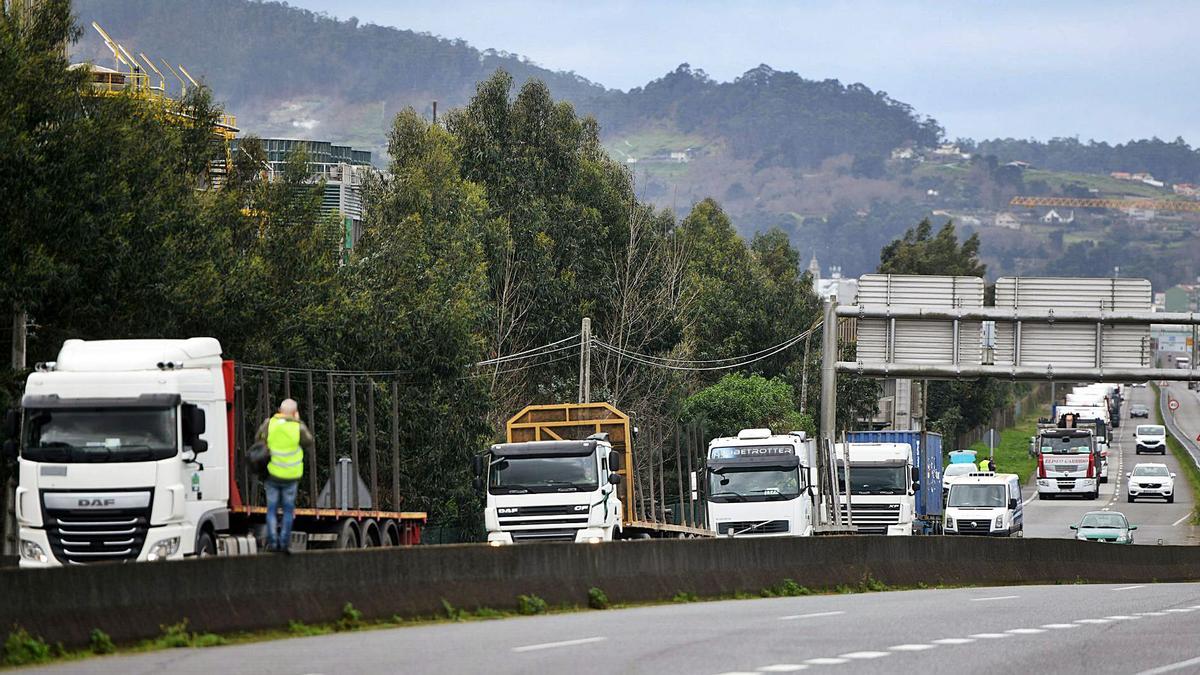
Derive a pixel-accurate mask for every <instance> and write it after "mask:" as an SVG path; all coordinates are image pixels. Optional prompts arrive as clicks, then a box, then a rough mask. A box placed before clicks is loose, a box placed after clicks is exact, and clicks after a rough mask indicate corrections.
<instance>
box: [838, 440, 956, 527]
mask: <svg viewBox="0 0 1200 675" xmlns="http://www.w3.org/2000/svg"><path fill="white" fill-rule="evenodd" d="M847 453H849V459H850V477H849V478H850V480H849V483H850V485H849V490H847V487H846V482H847V481H846V467H845V460H844V458H845V457H846V456H847ZM837 455H838V492H839V494H841V495H842V500H843V504H842V511H843V513H845V512H846V511H847V509H846V505H845V502H844V500H845V499H846V498H847V497H846V495H847V493H848V494H849V499H850V506H851V507H852V508H851V509H849V511H850V513H851V524H853V525H854V526H855V527H856V528H857V529H858V532H859V534H886V535H893V536H895V535H910V534H913V527H914V526H913V523H914V519H915V518H914V517H915V514H916V489H917V488H916V486H917V480H918V473H917V472H916V471H915V469H914V465H913V450H912V446H911V445H909V444H908V443H846V444H841V443H839V444H838V445H837ZM937 489H939V490H940V489H941V485H940V483H939V485H938V486H937Z"/></svg>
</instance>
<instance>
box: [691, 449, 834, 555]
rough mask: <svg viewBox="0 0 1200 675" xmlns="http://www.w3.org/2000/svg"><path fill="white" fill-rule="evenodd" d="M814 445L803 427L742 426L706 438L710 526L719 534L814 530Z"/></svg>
mask: <svg viewBox="0 0 1200 675" xmlns="http://www.w3.org/2000/svg"><path fill="white" fill-rule="evenodd" d="M815 453H816V445H815V443H814V442H813V441H811V440H808V439H807V438H806V437H805V436H804V434H803V432H796V433H792V434H775V433H773V432H772V431H771V430H770V429H743V430H742V431H740V432H739V433H738V435H737V436H728V437H721V438H714V439H712V441H710V442H709V444H708V463H707V466H706V469H705V473H706V475H707V476H708V485H707V490H706V501H707V505H708V523H709V527H711V528H712V530H713V531H714V532H716V534H717V536H723V537H786V536H800V537H806V536H809V535H811V534H812V532H813V524H814V523H813V511H814V505H815V503H816V486H815V485H814V484H813V481H812V469H813V465H814V463H815V461H816V454H815Z"/></svg>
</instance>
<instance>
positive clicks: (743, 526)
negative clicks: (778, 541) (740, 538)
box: [717, 520, 791, 535]
mask: <svg viewBox="0 0 1200 675" xmlns="http://www.w3.org/2000/svg"><path fill="white" fill-rule="evenodd" d="M790 530H791V527H790V526H789V524H788V521H786V520H768V521H766V522H763V521H757V522H756V521H752V520H742V521H733V522H729V523H718V524H717V532H718V533H719V534H729V533H730V532H733V533H734V534H735V535H743V534H783V533H785V532H788V531H790Z"/></svg>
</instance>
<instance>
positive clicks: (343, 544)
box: [334, 518, 359, 549]
mask: <svg viewBox="0 0 1200 675" xmlns="http://www.w3.org/2000/svg"><path fill="white" fill-rule="evenodd" d="M358 541H359V539H358V527H357V526H356V525H355V524H354V521H353V520H350V519H349V518H347V519H346V520H343V521H342V524H341V527H339V528H338V535H337V543H336V544H334V548H340V549H350V548H358Z"/></svg>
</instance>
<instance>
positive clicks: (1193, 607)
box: [1188, 605, 1200, 609]
mask: <svg viewBox="0 0 1200 675" xmlns="http://www.w3.org/2000/svg"><path fill="white" fill-rule="evenodd" d="M1188 609H1200V605H1192V606H1191V607H1188Z"/></svg>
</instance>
